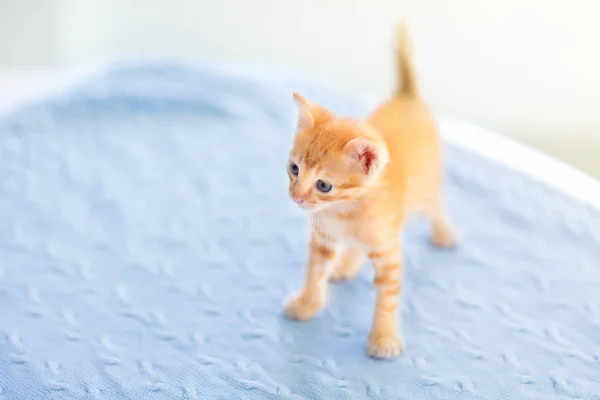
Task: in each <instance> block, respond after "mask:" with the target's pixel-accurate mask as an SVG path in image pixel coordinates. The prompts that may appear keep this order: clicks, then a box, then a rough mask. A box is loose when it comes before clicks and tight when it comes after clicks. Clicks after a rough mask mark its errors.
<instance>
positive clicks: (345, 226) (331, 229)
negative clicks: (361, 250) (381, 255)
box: [322, 217, 375, 247]
mask: <svg viewBox="0 0 600 400" xmlns="http://www.w3.org/2000/svg"><path fill="white" fill-rule="evenodd" d="M322 230H323V233H324V234H325V235H326V236H328V237H330V238H332V239H333V240H334V241H336V242H337V243H339V244H342V245H346V246H352V247H365V246H367V245H368V244H369V243H370V242H371V241H372V239H373V238H374V236H375V232H374V230H375V229H374V226H373V225H372V224H370V223H368V222H366V221H348V220H344V219H340V218H335V217H327V218H324V219H323V224H322Z"/></svg>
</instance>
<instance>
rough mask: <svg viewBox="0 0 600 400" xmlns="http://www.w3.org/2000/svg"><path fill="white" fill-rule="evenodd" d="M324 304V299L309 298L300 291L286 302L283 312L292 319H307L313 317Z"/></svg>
mask: <svg viewBox="0 0 600 400" xmlns="http://www.w3.org/2000/svg"><path fill="white" fill-rule="evenodd" d="M324 306H325V302H324V301H322V300H317V299H313V298H310V297H308V296H306V295H304V294H302V293H301V294H298V295H296V296H294V297H292V298H291V299H290V300H289V301H288V302H287V304H286V305H285V313H286V314H287V316H288V317H290V318H292V319H295V320H298V321H307V320H309V319H311V318H312V317H314V316H315V315H316V314H317V313H318V312H319V311H320V310H321V309H322V308H323V307H324Z"/></svg>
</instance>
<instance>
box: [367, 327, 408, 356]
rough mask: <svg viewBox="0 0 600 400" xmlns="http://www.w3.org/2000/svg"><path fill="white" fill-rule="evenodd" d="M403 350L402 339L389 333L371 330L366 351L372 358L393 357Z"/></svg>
mask: <svg viewBox="0 0 600 400" xmlns="http://www.w3.org/2000/svg"><path fill="white" fill-rule="evenodd" d="M403 351H404V341H403V340H402V339H401V338H399V337H398V336H396V335H395V334H390V333H381V332H376V331H372V332H371V333H370V334H369V345H368V349H367V352H368V354H369V355H370V356H371V357H373V358H394V357H398V356H399V355H400V353H402V352H403Z"/></svg>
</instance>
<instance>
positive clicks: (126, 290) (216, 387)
mask: <svg viewBox="0 0 600 400" xmlns="http://www.w3.org/2000/svg"><path fill="white" fill-rule="evenodd" d="M292 90H297V91H300V92H302V93H304V94H305V95H306V96H307V97H309V98H312V99H314V100H316V101H319V102H322V103H323V104H324V105H326V106H328V107H330V108H332V109H333V110H334V111H336V112H339V113H343V114H347V115H354V116H364V115H366V114H367V113H368V111H369V110H368V108H367V106H366V105H365V103H363V102H362V101H361V100H360V99H356V98H353V97H352V96H348V95H345V94H342V93H339V92H337V91H335V90H332V89H327V88H325V87H323V86H321V85H320V84H318V82H316V81H313V80H311V79H306V78H303V77H302V76H301V75H296V76H294V74H283V73H277V72H274V71H259V70H256V71H250V70H248V71H243V70H242V71H240V70H235V69H220V68H216V67H214V66H208V65H207V66H201V67H198V66H196V67H191V66H184V65H175V64H157V63H139V64H136V63H130V64H119V65H116V66H114V67H113V68H111V69H109V70H108V71H105V72H103V73H101V74H99V75H98V76H95V77H93V78H92V79H90V80H88V81H86V82H85V83H82V84H81V85H79V86H77V87H76V88H75V89H73V90H72V91H70V92H69V93H66V94H64V95H62V96H58V97H56V98H53V99H50V100H48V101H45V102H43V103H39V104H36V105H32V106H29V107H26V108H22V109H20V110H18V111H17V112H14V113H12V114H10V115H8V116H5V117H4V118H2V119H0V177H1V179H0V221H1V223H0V399H2V400H13V399H14V400H16V399H108V400H111V399H362V398H373V399H458V398H460V399H484V398H485V399H536V400H537V399H559V398H583V399H600V290H599V289H598V288H599V287H600V286H599V285H600V271H599V267H600V266H599V264H598V262H599V260H600V245H599V241H600V239H599V238H600V212H599V211H598V210H596V209H592V208H590V207H588V206H586V205H584V204H580V203H578V202H576V201H574V200H572V199H570V198H568V197H566V196H564V195H561V194H559V193H556V192H554V191H553V190H552V189H550V188H547V187H544V186H543V185H542V184H540V183H537V182H534V181H531V180H529V179H528V178H526V177H524V176H521V175H520V174H518V173H516V172H514V171H511V170H509V169H507V168H506V167H503V166H500V165H497V164H494V163H492V162H490V161H488V160H485V159H482V158H480V157H479V156H478V155H477V154H472V153H469V152H467V151H465V150H461V149H459V148H455V147H452V146H449V145H448V146H447V149H446V153H447V171H448V174H447V192H448V208H449V210H450V214H451V216H452V219H453V220H454V221H455V224H456V226H457V227H458V229H459V231H460V234H461V243H460V246H459V247H458V249H456V250H455V251H450V252H449V251H440V250H436V249H435V248H433V247H431V246H429V244H428V241H427V226H426V224H425V223H424V222H423V221H420V220H414V221H412V222H411V223H410V225H409V227H408V229H407V230H406V232H405V235H404V237H403V241H404V245H405V253H406V256H407V260H406V271H405V275H406V279H405V282H406V287H405V288H406V290H405V297H404V302H403V317H404V318H403V321H404V322H403V325H404V332H405V338H406V341H407V351H406V353H404V354H403V355H402V356H401V357H400V358H399V359H397V360H394V361H376V360H372V359H370V358H368V357H367V355H366V353H365V343H366V336H367V332H368V329H369V326H370V319H371V312H372V307H373V298H374V293H373V288H372V285H371V283H370V281H371V279H372V272H371V270H370V269H369V268H365V269H364V271H363V272H362V273H361V275H360V276H359V277H358V278H357V279H356V280H355V281H352V282H350V283H346V284H342V285H339V286H336V287H334V288H333V290H332V298H331V302H330V304H329V306H328V308H327V310H326V311H325V312H324V313H323V314H322V315H320V316H319V317H318V318H316V319H314V320H313V321H310V322H307V323H298V322H293V321H290V320H287V319H286V318H285V317H283V315H282V301H283V299H285V298H286V297H287V295H288V294H289V293H291V292H292V291H294V290H295V289H297V288H298V287H299V286H300V284H301V282H302V279H303V275H304V272H303V270H304V263H305V260H306V245H307V223H306V222H307V218H306V215H304V214H303V213H302V212H300V210H298V209H297V207H295V206H294V205H293V204H292V203H291V201H290V200H289V199H288V197H287V176H286V171H285V165H286V158H287V153H288V149H289V146H290V143H291V140H292V132H293V127H294V123H295V110H294V105H293V102H292V99H291V95H290V93H291V91H292ZM441 126H442V130H443V129H444V125H443V124H442V125H441Z"/></svg>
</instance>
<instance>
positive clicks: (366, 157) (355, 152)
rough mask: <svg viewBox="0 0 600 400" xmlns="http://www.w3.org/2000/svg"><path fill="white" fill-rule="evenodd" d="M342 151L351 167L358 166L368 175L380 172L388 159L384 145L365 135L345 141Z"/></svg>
mask: <svg viewBox="0 0 600 400" xmlns="http://www.w3.org/2000/svg"><path fill="white" fill-rule="evenodd" d="M344 153H345V154H346V156H347V160H348V164H349V165H350V166H351V167H359V168H360V170H361V171H362V172H363V173H364V174H365V175H367V176H368V177H372V176H374V175H376V174H377V173H378V172H380V171H381V170H382V169H383V167H385V165H386V164H387V162H388V160H389V155H388V152H387V149H386V148H385V146H383V145H382V144H379V143H376V142H375V141H373V140H371V139H367V138H365V137H359V138H356V139H352V140H351V141H349V142H348V143H346V145H345V146H344Z"/></svg>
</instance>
